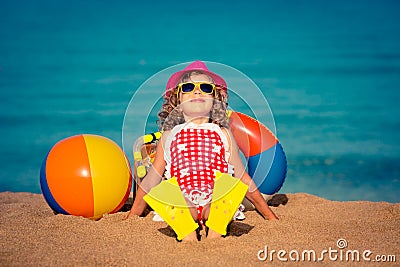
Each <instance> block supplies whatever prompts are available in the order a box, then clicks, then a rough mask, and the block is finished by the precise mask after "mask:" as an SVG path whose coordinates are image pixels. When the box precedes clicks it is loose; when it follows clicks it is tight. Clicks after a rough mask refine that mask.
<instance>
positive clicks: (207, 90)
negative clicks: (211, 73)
mask: <svg viewBox="0 0 400 267" xmlns="http://www.w3.org/2000/svg"><path fill="white" fill-rule="evenodd" d="M200 89H201V91H203V92H204V93H206V94H211V93H212V92H213V90H214V86H212V84H209V83H202V84H200Z"/></svg>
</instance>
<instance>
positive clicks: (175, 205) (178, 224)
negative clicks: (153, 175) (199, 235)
mask: <svg viewBox="0 0 400 267" xmlns="http://www.w3.org/2000/svg"><path fill="white" fill-rule="evenodd" d="M143 199H144V200H145V201H146V202H147V204H149V205H150V207H152V209H153V210H155V211H156V212H157V213H158V215H160V217H161V218H163V220H164V221H165V222H166V223H168V225H169V226H171V228H172V229H173V230H174V231H175V233H176V234H177V236H178V240H182V239H183V238H185V237H186V236H187V235H188V234H190V233H191V232H193V231H195V230H196V229H197V228H198V226H199V225H198V224H197V223H196V222H195V221H194V220H193V217H192V215H191V214H190V210H189V208H188V205H187V203H186V200H185V198H184V197H183V195H182V191H181V189H180V188H179V185H178V182H177V180H176V178H175V177H173V178H171V179H169V180H166V181H162V182H161V183H160V184H159V185H157V186H155V187H153V188H152V189H151V190H150V192H149V193H148V194H147V195H145V196H144V197H143Z"/></svg>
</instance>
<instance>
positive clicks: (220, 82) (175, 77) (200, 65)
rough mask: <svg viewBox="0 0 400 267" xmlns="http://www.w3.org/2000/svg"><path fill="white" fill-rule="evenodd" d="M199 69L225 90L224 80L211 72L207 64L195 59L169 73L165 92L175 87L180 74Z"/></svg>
mask: <svg viewBox="0 0 400 267" xmlns="http://www.w3.org/2000/svg"><path fill="white" fill-rule="evenodd" d="M196 70H197V71H201V72H203V73H204V74H207V75H208V76H210V77H211V78H212V79H213V81H214V83H215V84H216V85H219V86H222V87H223V88H224V90H227V85H226V82H225V80H224V79H223V78H222V77H221V76H219V75H218V74H216V73H214V72H211V71H210V70H209V69H208V68H207V65H206V64H205V63H204V62H203V61H200V60H196V61H194V62H192V63H190V64H189V65H187V66H186V68H184V69H183V70H181V71H178V72H175V73H174V74H172V75H171V77H170V78H169V79H168V82H167V87H166V94H168V92H169V90H170V89H172V88H175V87H176V86H177V85H178V82H179V80H180V79H181V78H182V76H183V75H184V74H185V73H187V72H190V71H196Z"/></svg>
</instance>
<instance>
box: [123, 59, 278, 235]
mask: <svg viewBox="0 0 400 267" xmlns="http://www.w3.org/2000/svg"><path fill="white" fill-rule="evenodd" d="M227 98H228V95H227V85H226V82H225V80H224V79H223V78H222V77H220V76H219V75H217V74H215V73H213V72H211V71H209V70H208V68H207V66H206V65H205V64H204V63H203V62H201V61H195V62H193V63H191V64H189V65H188V66H187V67H186V68H185V69H184V70H182V71H179V72H176V73H174V74H173V75H172V76H171V77H170V79H169V80H168V83H167V90H166V93H165V99H164V100H165V101H164V103H163V106H162V110H161V111H160V112H159V114H158V116H159V119H160V123H161V128H162V130H163V134H162V136H161V138H160V141H159V143H158V145H157V148H156V157H155V160H154V162H153V165H152V167H151V168H150V170H149V172H148V174H147V175H146V177H145V178H144V179H143V181H142V183H141V184H140V187H139V189H138V191H137V193H136V197H135V201H134V203H133V206H132V209H131V211H130V213H129V215H128V217H129V216H131V215H141V214H142V213H143V211H144V210H145V208H146V206H147V204H146V202H145V201H144V199H143V197H145V196H146V194H147V193H148V192H149V191H150V189H152V188H153V187H155V186H156V185H158V184H159V183H160V182H161V181H162V177H163V175H164V173H165V176H166V177H167V178H168V179H170V178H171V177H176V180H177V182H178V185H179V188H180V193H181V194H182V195H183V196H184V198H185V200H186V202H187V204H188V209H189V211H190V214H191V216H190V218H186V219H185V220H189V221H191V222H189V221H188V222H187V224H191V223H193V221H197V222H202V221H207V220H209V221H212V219H213V218H211V215H210V206H212V196H213V191H214V181H215V177H216V172H220V173H228V174H231V175H232V176H234V177H236V178H239V179H240V180H241V181H242V182H243V183H244V184H246V185H247V186H248V190H247V193H246V197H247V198H248V199H249V200H250V201H251V202H252V203H253V205H254V206H255V207H256V209H257V210H258V212H259V213H260V214H261V215H262V216H263V217H264V218H265V219H269V220H273V219H277V217H276V215H275V214H274V213H273V212H272V211H271V210H270V209H269V207H268V205H267V204H266V202H265V200H264V198H263V197H262V195H261V193H260V192H259V191H258V189H257V187H256V185H255V184H254V182H253V181H252V179H251V177H250V176H249V175H248V174H247V173H246V171H245V168H244V166H243V164H242V161H241V158H240V156H239V150H238V146H237V145H236V143H235V140H234V138H233V136H232V133H231V132H230V131H229V129H228V120H227V115H226V109H227ZM145 198H146V197H145ZM216 208H218V207H216ZM182 213H183V211H182ZM213 216H214V215H213ZM209 217H210V218H209ZM214 220H216V219H214ZM184 224H186V222H184ZM206 225H207V226H208V224H207V222H206ZM226 226H227V225H225V228H226ZM194 228H197V227H194ZM173 229H174V227H173ZM174 230H175V232H177V230H176V229H174ZM220 236H221V231H215V230H214V229H212V227H211V226H210V227H209V229H208V234H207V237H208V238H216V237H220ZM178 237H179V235H178ZM182 238H183V240H197V235H196V231H195V230H193V231H191V230H190V231H189V233H185V234H184V236H183V237H182Z"/></svg>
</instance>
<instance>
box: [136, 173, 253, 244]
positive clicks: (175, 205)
mask: <svg viewBox="0 0 400 267" xmlns="http://www.w3.org/2000/svg"><path fill="white" fill-rule="evenodd" d="M247 189H248V187H247V185H245V184H244V183H242V182H241V181H240V180H239V179H236V178H233V177H232V176H231V175H229V174H222V173H220V172H217V174H216V177H215V183H214V191H213V197H212V202H211V208H210V214H209V216H208V220H207V222H206V226H207V227H209V228H210V229H212V230H214V231H215V232H217V233H219V234H221V235H225V234H226V228H227V226H228V224H229V222H230V221H231V220H232V217H233V215H234V214H235V212H236V210H237V208H238V207H239V205H240V203H241V202H242V200H243V198H244V196H245V194H246V192H247ZM143 199H144V200H145V201H146V202H147V204H149V205H150V207H152V208H153V209H154V210H155V211H156V212H157V213H158V214H159V215H160V216H161V218H163V220H164V221H165V222H167V223H168V225H170V226H171V228H172V229H173V230H174V231H175V233H176V234H177V236H178V240H182V239H183V238H185V237H186V236H187V235H188V234H190V233H191V232H193V231H195V230H196V229H197V227H198V224H197V223H196V222H195V221H194V219H193V217H192V215H191V214H190V211H189V208H188V206H187V203H186V200H185V198H184V197H183V195H182V192H181V190H180V188H179V185H178V182H177V180H176V178H175V177H174V178H171V179H169V180H167V181H163V182H161V183H160V184H159V185H158V186H156V187H154V188H153V189H151V190H150V192H149V193H148V194H147V195H146V196H144V198H143Z"/></svg>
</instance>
